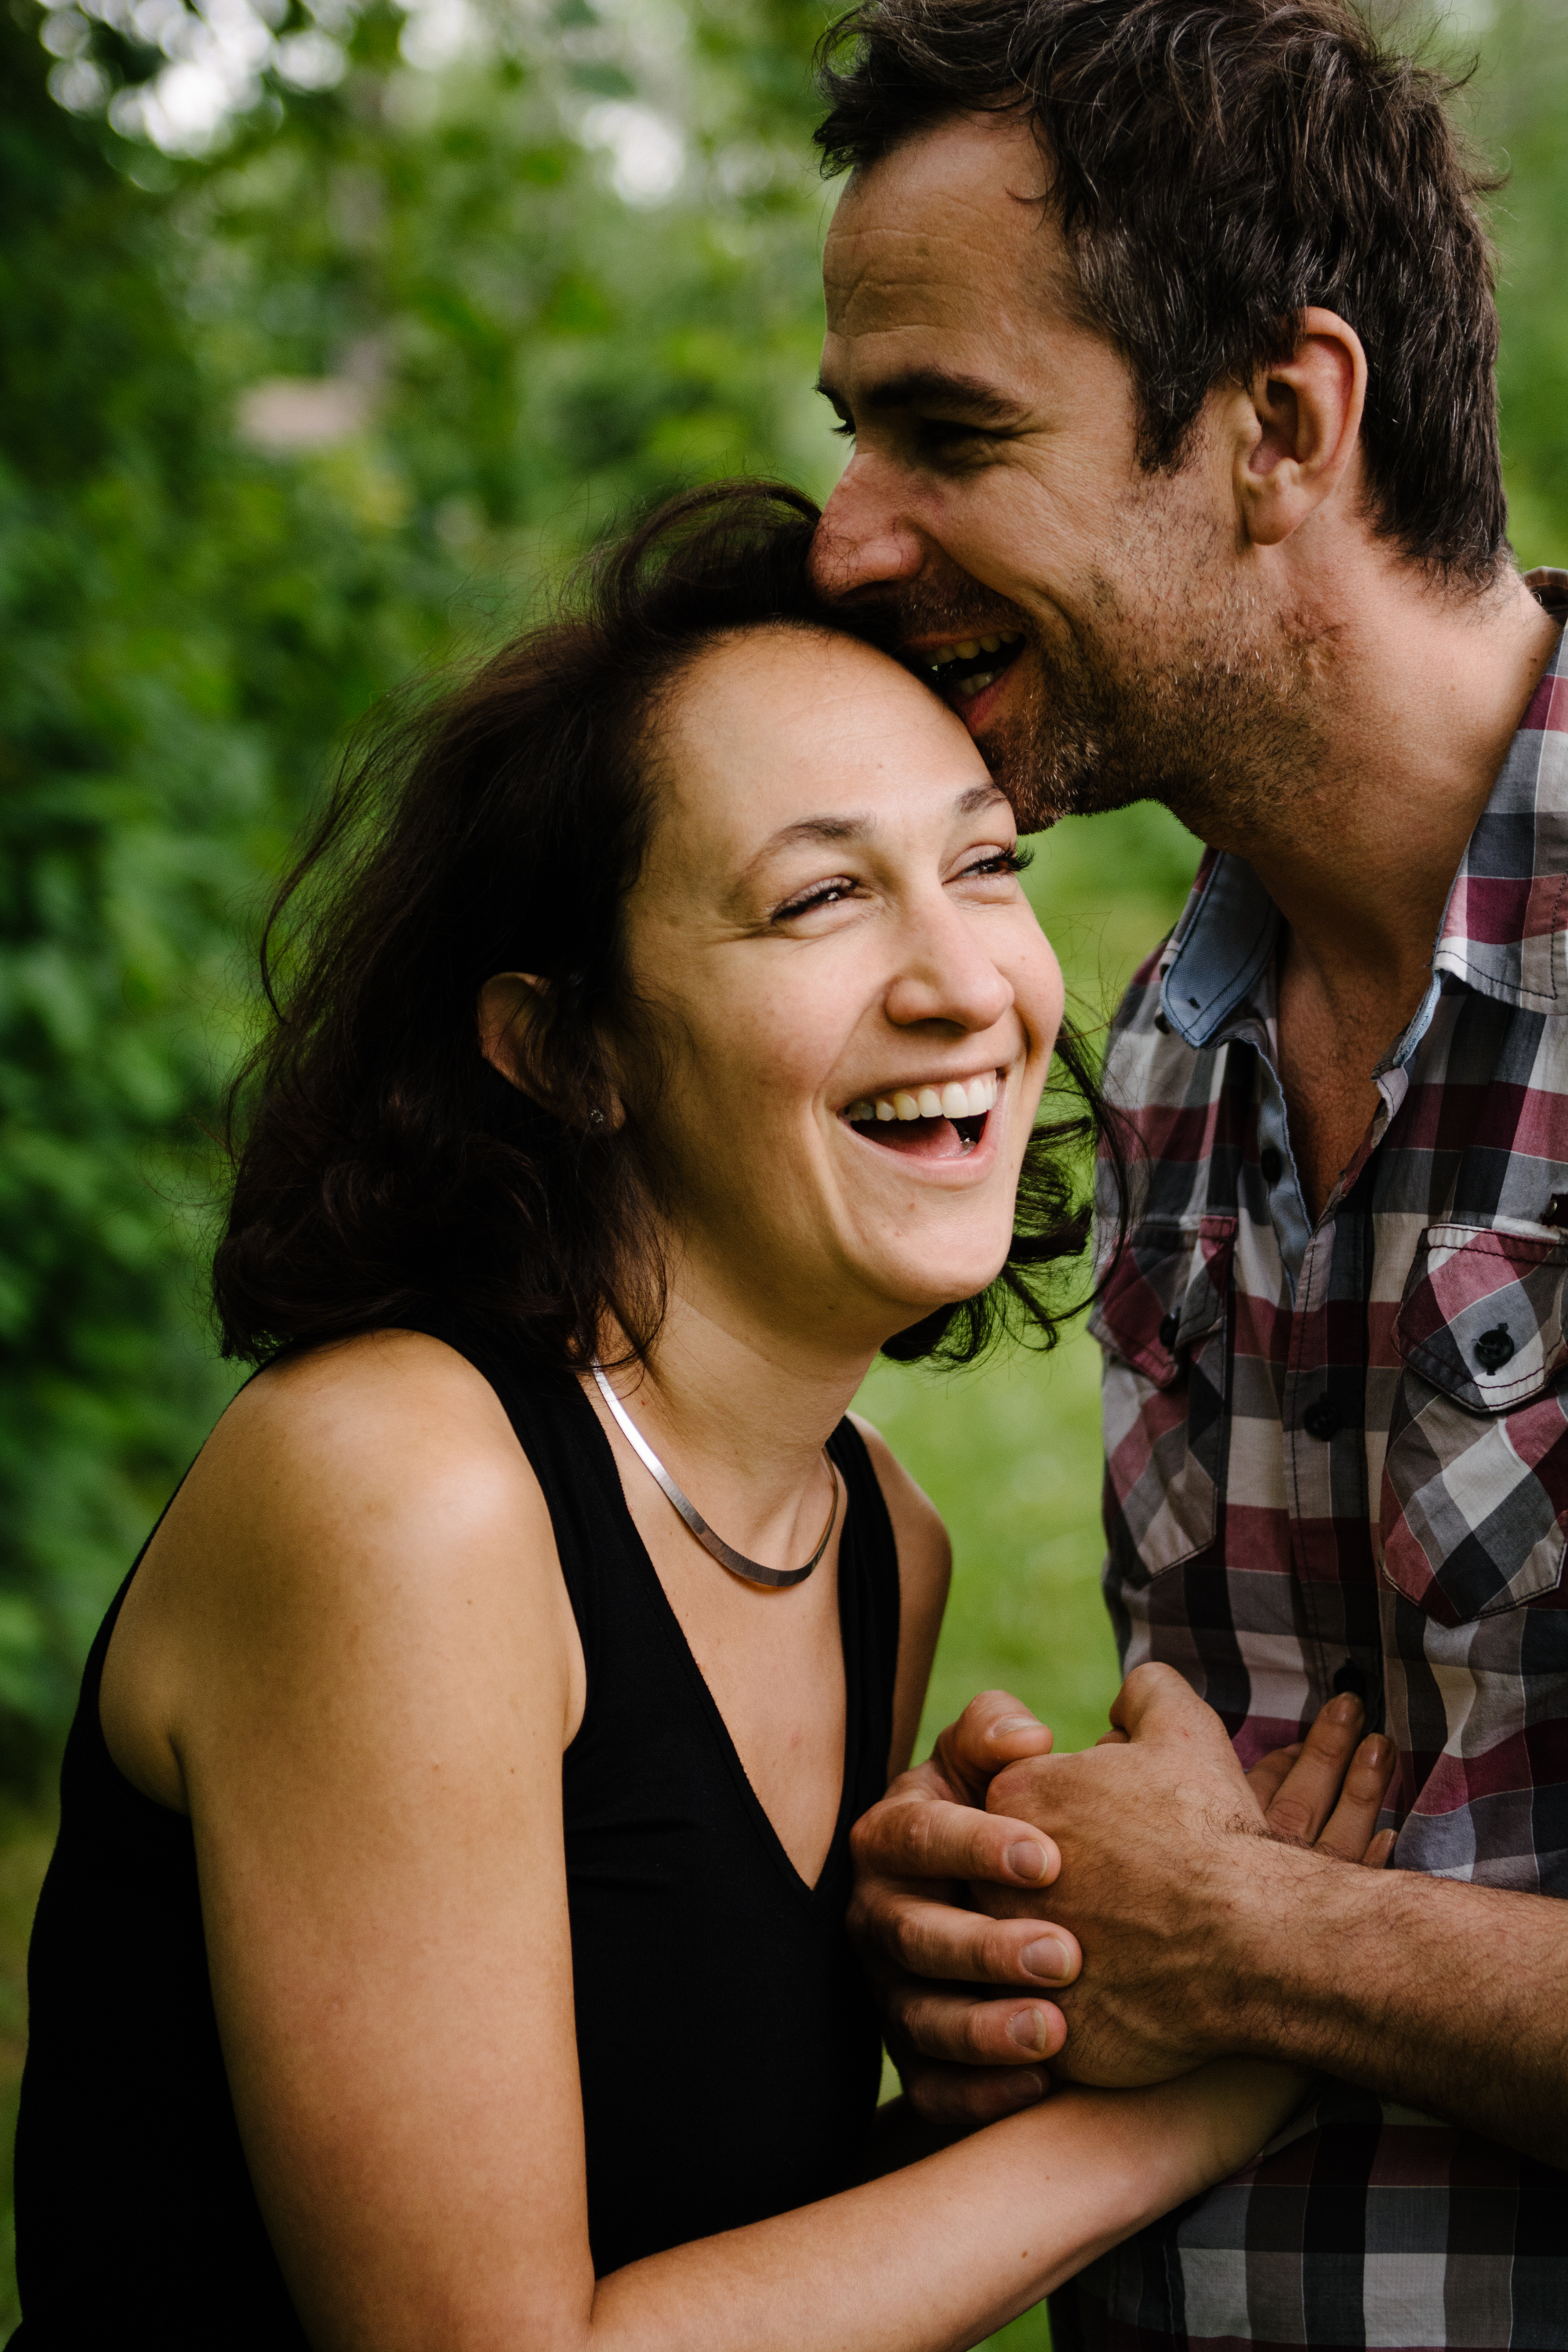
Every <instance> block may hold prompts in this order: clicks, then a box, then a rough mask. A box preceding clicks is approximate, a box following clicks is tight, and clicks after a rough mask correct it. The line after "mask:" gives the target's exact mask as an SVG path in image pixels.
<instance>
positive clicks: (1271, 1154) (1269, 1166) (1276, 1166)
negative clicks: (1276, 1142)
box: [1258, 1143, 1285, 1184]
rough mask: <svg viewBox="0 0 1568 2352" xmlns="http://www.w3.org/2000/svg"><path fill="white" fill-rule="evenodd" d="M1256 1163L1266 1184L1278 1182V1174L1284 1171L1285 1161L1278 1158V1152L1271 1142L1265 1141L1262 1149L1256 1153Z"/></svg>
mask: <svg viewBox="0 0 1568 2352" xmlns="http://www.w3.org/2000/svg"><path fill="white" fill-rule="evenodd" d="M1258 1167H1259V1169H1260V1170H1261V1171H1262V1174H1263V1181H1264V1182H1265V1183H1266V1184H1278V1182H1279V1179H1280V1176H1281V1175H1282V1174H1283V1172H1284V1168H1285V1162H1284V1161H1283V1160H1281V1159H1280V1157H1279V1153H1278V1152H1277V1151H1276V1150H1275V1149H1274V1146H1273V1145H1272V1144H1271V1143H1266V1144H1265V1145H1264V1147H1263V1149H1262V1150H1261V1151H1260V1152H1259V1153H1258Z"/></svg>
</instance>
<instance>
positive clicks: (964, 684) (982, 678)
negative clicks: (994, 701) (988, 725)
mask: <svg viewBox="0 0 1568 2352" xmlns="http://www.w3.org/2000/svg"><path fill="white" fill-rule="evenodd" d="M1023 649H1024V639H1023V634H1022V632H1021V631H1013V632H1011V633H1009V634H1006V635H998V636H994V637H961V638H960V639H959V641H958V643H957V644H956V645H954V646H938V647H937V648H936V651H935V652H934V653H932V654H931V655H929V656H927V657H926V660H925V662H924V665H923V667H924V669H925V673H926V676H927V677H929V679H930V680H931V684H932V686H934V687H935V688H936V690H937V692H938V693H939V694H940V695H942V697H943V698H944V699H945V700H946V701H948V702H950V703H952V706H953V707H954V709H958V708H960V707H961V706H962V705H963V703H966V702H973V699H974V698H975V696H976V695H977V694H984V691H985V689H986V688H987V687H988V686H994V684H995V682H996V680H997V679H998V678H999V677H1001V675H1002V673H1003V671H1004V670H1005V669H1007V668H1010V667H1011V666H1012V664H1013V663H1014V662H1015V661H1016V659H1017V657H1018V656H1019V654H1020V653H1022V651H1023Z"/></svg>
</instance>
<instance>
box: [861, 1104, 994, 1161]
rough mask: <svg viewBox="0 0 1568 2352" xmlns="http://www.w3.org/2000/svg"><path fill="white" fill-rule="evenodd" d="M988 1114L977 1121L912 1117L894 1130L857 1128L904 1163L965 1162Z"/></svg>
mask: <svg viewBox="0 0 1568 2352" xmlns="http://www.w3.org/2000/svg"><path fill="white" fill-rule="evenodd" d="M988 1118H990V1113H989V1111H987V1112H984V1114H983V1115H982V1116H981V1117H980V1118H965V1119H957V1120H954V1119H951V1118H912V1119H910V1120H908V1121H907V1122H903V1123H900V1125H899V1126H897V1127H869V1128H868V1127H859V1126H858V1127H857V1128H856V1129H855V1132H856V1134H857V1135H863V1136H864V1137H865V1138H866V1140H867V1141H868V1143H874V1144H875V1145H876V1146H877V1148H878V1150H881V1151H892V1152H896V1153H897V1154H898V1155H899V1157H900V1159H903V1160H967V1159H968V1158H969V1155H970V1153H971V1152H972V1151H973V1150H974V1149H975V1147H976V1145H977V1144H978V1143H979V1142H980V1140H981V1138H982V1137H983V1136H984V1132H985V1126H986V1121H987V1119H988Z"/></svg>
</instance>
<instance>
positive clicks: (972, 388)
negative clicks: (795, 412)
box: [816, 367, 1028, 425]
mask: <svg viewBox="0 0 1568 2352" xmlns="http://www.w3.org/2000/svg"><path fill="white" fill-rule="evenodd" d="M816 389H817V391H818V392H819V393H820V394H822V397H823V398H824V400H830V401H831V402H832V403H833V404H834V406H835V407H836V408H845V407H847V405H848V404H847V401H846V399H845V397H844V394H842V393H841V392H839V391H838V390H837V387H836V386H835V385H833V384H830V383H826V382H824V381H823V380H822V379H820V378H819V379H818V381H817V386H816ZM860 406H861V407H862V408H863V409H865V410H868V411H870V410H873V409H887V408H941V409H946V410H950V411H951V410H954V409H957V410H961V411H962V412H963V415H964V416H965V417H967V418H969V419H971V420H973V423H975V424H977V425H1021V424H1023V423H1024V421H1025V419H1026V416H1027V415H1028V411H1027V409H1026V408H1025V407H1024V406H1023V404H1022V403H1020V402H1018V401H1016V400H1009V399H1008V397H1007V395H1006V394H1005V393H1003V392H998V391H997V389H996V387H995V385H994V384H992V383H986V381H985V379H984V376H979V375H960V374H957V373H954V372H953V371H952V370H950V369H947V368H929V367H928V368H905V369H904V371H903V373H901V374H900V375H889V376H884V377H883V378H882V380H881V382H880V383H873V384H870V385H868V387H867V389H866V390H865V391H864V392H863V393H862V394H861V395H860Z"/></svg>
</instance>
